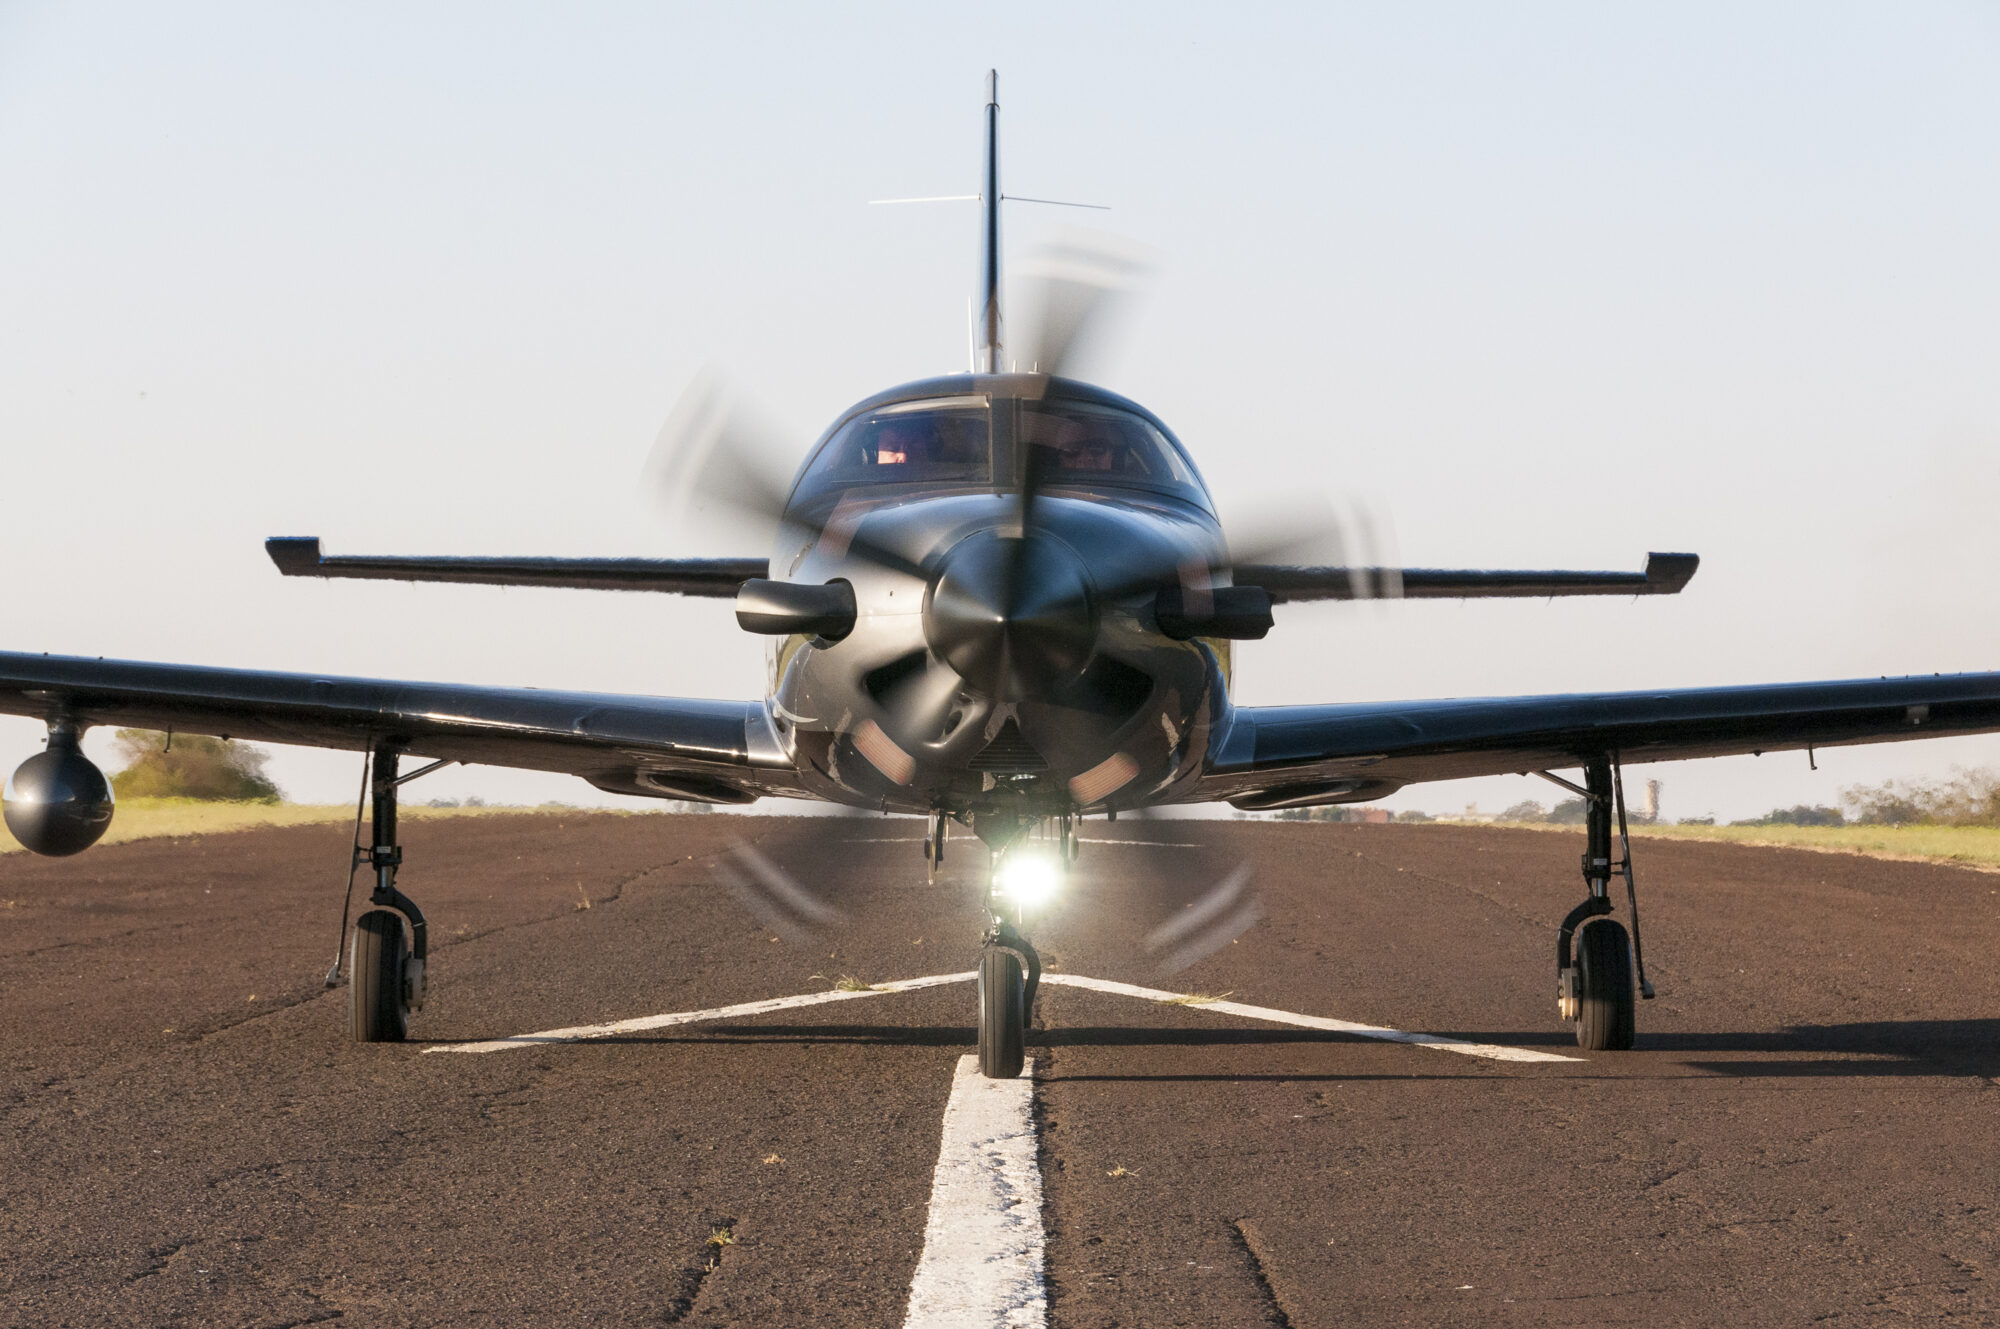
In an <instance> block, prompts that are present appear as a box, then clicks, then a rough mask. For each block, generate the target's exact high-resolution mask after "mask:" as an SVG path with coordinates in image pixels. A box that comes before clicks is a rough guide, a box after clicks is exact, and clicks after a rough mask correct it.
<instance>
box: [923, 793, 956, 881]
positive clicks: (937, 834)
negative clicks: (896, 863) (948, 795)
mask: <svg viewBox="0 0 2000 1329" xmlns="http://www.w3.org/2000/svg"><path fill="white" fill-rule="evenodd" d="M949 820H950V818H949V817H947V816H946V815H945V811H944V809H943V808H939V809H937V810H936V811H935V812H933V813H931V830H930V834H929V835H926V836H925V837H924V871H925V873H926V874H927V876H928V877H929V879H930V880H931V881H936V880H937V874H938V869H939V868H942V867H943V866H944V842H945V826H946V824H947V823H948V822H949Z"/></svg>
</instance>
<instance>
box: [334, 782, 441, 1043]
mask: <svg viewBox="0 0 2000 1329" xmlns="http://www.w3.org/2000/svg"><path fill="white" fill-rule="evenodd" d="M400 755H401V754H400V753H399V752H398V750H397V749H396V748H393V747H390V746H388V745H387V744H384V745H382V746H380V747H377V748H376V749H375V764H374V775H373V778H372V792H373V795H374V801H375V823H374V836H373V843H372V844H370V845H369V846H368V847H367V848H366V849H363V848H360V847H358V846H357V847H356V849H355V851H354V853H355V860H356V866H357V867H358V866H360V865H361V864H364V863H365V864H367V865H368V866H369V867H372V868H373V869H374V870H375V890H374V892H373V893H372V894H371V895H370V896H369V901H370V903H372V904H373V905H375V906H376V907H375V908H373V909H370V910H369V911H368V912H367V913H365V914H363V915H362V916H361V917H360V918H359V919H357V920H355V925H354V942H353V949H352V950H351V951H350V953H349V955H350V965H351V969H350V974H351V977H350V979H349V987H348V1003H347V1005H348V1012H349V1015H350V1016H351V1017H352V1020H353V1028H354V1041H355V1042H357V1043H400V1042H402V1041H403V1040H404V1039H405V1038H407V1037H408V1036H409V1032H410V1012H411V1011H420V1010H422V1009H423V1008H424V986H425V984H424V962H425V961H426V960H427V959H428V958H429V955H430V944H429V941H430V938H429V928H428V927H427V926H426V925H425V923H424V915H423V911H422V910H420V909H418V908H417V905H416V902H415V901H414V900H412V899H410V897H409V896H407V895H405V894H403V893H402V892H401V891H399V890H397V889H396V869H397V868H399V867H401V866H402V863H403V847H402V846H401V845H399V844H397V843H396V787H397V785H399V784H401V783H402V782H401V781H400V780H398V779H397V778H396V765H397V760H398V758H399V756H400ZM420 773H421V772H420ZM405 919H408V920H409V925H410V928H409V940H408V942H407V943H406V942H405V940H404V936H403V921H404V920H405Z"/></svg>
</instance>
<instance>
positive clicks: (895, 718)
mask: <svg viewBox="0 0 2000 1329" xmlns="http://www.w3.org/2000/svg"><path fill="white" fill-rule="evenodd" d="M1031 468H1033V469H1032V474H1031ZM1227 566H1228V560H1227V558H1226V557H1225V550H1224V545H1223V539H1222V532H1221V528H1220V525H1219V524H1218V522H1217V520H1216V515H1215V511H1214V507H1213V504H1212V503H1211V501H1210V499H1209V495H1208V492H1207V489H1206V486H1205V485H1204V484H1203V483H1202V481H1201V478H1200V476H1199V474H1198V473H1197V472H1196V471H1195V468H1194V466H1193V464H1192V462H1191V461H1190V460H1189V459H1188V457H1187V454H1186V452H1185V450H1184V449H1182V448H1181V446H1180V444H1179V442H1178V441H1177V440H1175V439H1174V438H1173V436H1172V434H1171V433H1170V432H1169V431H1168V430H1167V428H1166V426H1165V425H1164V424H1163V423H1161V422H1160V421H1159V420H1158V419H1157V418H1156V417H1154V416H1153V415H1152V414H1151V413H1150V412H1147V411H1146V410H1145V409H1144V408H1142V407H1140V406H1138V405H1136V404H1135V403H1133V402H1130V401H1128V400H1126V399H1124V398H1122V397H1119V396H1117V395H1116V394H1113V393H1109V392H1106V391H1104V390H1102V389H1098V388H1093V387H1089V386H1087V385H1084V384H1080V383H1074V382H1070V381H1067V380H1062V379H1051V378H1048V377H1045V376H1036V375H960V376H954V377H950V378H941V379H933V380H927V381H923V382H918V383H912V384H907V385H905V386H903V387H899V388H895V389H892V390H890V391H888V392H884V393H881V394H878V395H877V396H875V397H871V398H869V399H868V400H866V401H864V402H861V403H860V404H858V405H856V406H855V407H853V408H852V409H851V410H849V411H848V412H846V413H845V414H843V415H842V416H841V417H840V418H839V419H838V420H836V421H835V422H834V424H833V426H832V427H831V428H830V429H829V430H828V431H827V432H826V434H825V435H823V436H822V437H821V439H820V440H819V442H818V443H817V444H816V445H815V446H814V448H813V450H812V452H811V453H810V454H809V456H808V457H807V459H806V462H805V465H804V466H803V467H802V468H801V469H800V472H799V476H798V479H797V481H796V482H795V484H794V487H793V491H792V494H791V496H790V499H789V501H788V504H787V509H786V516H785V520H784V522H783V525H782V528H781V531H780V534H779V538H778V544H777V547H776V548H775V550H774V551H773V556H772V559H771V576H772V578H774V579H777V580H781V581H792V582H799V583H808V584H815V585H817V584H823V583H829V582H835V581H845V582H846V583H848V584H849V585H851V586H852V588H853V594H854V600H855V609H856V613H855V619H854V626H853V628H852V629H851V630H850V631H848V632H846V633H845V634H844V635H842V636H841V637H840V638H839V639H838V640H833V641H829V640H827V639H825V638H820V637H807V636H798V635H794V636H789V637H783V638H778V639H775V640H774V642H773V644H772V648H771V652H770V679H769V695H768V702H767V707H768V710H769V713H770V717H771V727H772V733H773V735H774V737H775V739H776V741H777V742H778V743H779V745H780V746H781V747H782V748H783V749H784V750H785V752H786V754H787V755H788V756H789V757H790V758H791V760H792V762H793V763H794V764H795V765H796V767H797V769H798V770H799V772H800V775H801V777H802V780H803V783H804V784H805V785H806V786H807V787H808V788H809V790H810V791H811V792H812V793H815V794H818V795H820V796H823V797H825V798H828V799H832V800H834V801H837V802H843V803H849V804H853V805H857V806H862V807H869V808H880V809H884V810H889V811H901V812H927V811H933V810H940V809H941V810H944V811H947V812H951V813H955V814H994V815H1001V816H1019V817H1022V818H1040V817H1047V816H1059V815H1062V814H1064V813H1070V812H1082V811H1094V810H1100V809H1119V808H1127V807H1134V806H1138V805H1141V804H1147V803H1156V802H1166V801H1172V799H1173V798H1174V796H1175V794H1176V791H1177V790H1179V789H1180V788H1182V787H1184V786H1185V785H1186V784H1187V783H1189V782H1191V781H1192V780H1194V779H1195V778H1196V777H1198V776H1199V774H1200V773H1201V770H1202V767H1203V763H1204V760H1205V758H1206V756H1207V753H1208V747H1209V740H1210V736H1211V734H1212V733H1213V732H1214V731H1216V729H1217V728H1218V726H1220V725H1222V724H1225V723H1226V722H1227V714H1228V706H1229V701H1228V643H1227V642H1222V641H1212V640H1200V639H1191V640H1178V639H1176V638H1174V637H1171V636H1169V635H1168V634H1167V633H1166V632H1164V631H1163V630H1162V628H1161V626H1160V622H1159V617H1158V613H1157V611H1156V602H1157V597H1158V596H1159V595H1160V593H1161V591H1162V589H1163V588H1168V587H1179V588H1182V589H1183V590H1184V591H1185V592H1186V593H1187V594H1189V595H1192V596H1200V595H1202V594H1205V593H1206V591H1207V589H1208V588H1210V587H1212V586H1213V585H1215V584H1217V583H1218V582H1221V581H1226V578H1227V571H1226V569H1227Z"/></svg>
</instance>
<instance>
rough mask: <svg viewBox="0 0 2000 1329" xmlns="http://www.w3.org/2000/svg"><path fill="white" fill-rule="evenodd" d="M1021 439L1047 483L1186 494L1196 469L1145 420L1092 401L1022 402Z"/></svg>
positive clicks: (1192, 481) (1030, 462)
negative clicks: (1109, 486)
mask: <svg viewBox="0 0 2000 1329" xmlns="http://www.w3.org/2000/svg"><path fill="white" fill-rule="evenodd" d="M1020 437H1021V440H1022V442H1023V443H1025V444H1027V452H1028V456H1029V462H1028V464H1029V465H1032V466H1035V467H1038V468H1040V475H1041V477H1042V479H1043V480H1044V481H1050V482H1055V483H1071V484H1092V485H1112V486H1115V487H1121V488H1142V489H1161V490H1166V491H1169V492H1185V491H1187V490H1190V489H1198V488H1199V486H1198V484H1197V483H1196V481H1195V478H1194V471H1193V469H1192V468H1191V467H1190V466H1189V465H1188V464H1187V462H1186V460H1185V459H1183V458H1182V457H1181V455H1180V451H1179V449H1177V448H1175V447H1174V445H1173V444H1171V443H1169V442H1168V441H1167V440H1166V439H1165V438H1164V437H1163V436H1162V435H1161V433H1160V431H1159V430H1157V429H1155V428H1154V427H1153V426H1152V424H1150V423H1149V422H1148V421H1146V420H1145V419H1143V418H1141V417H1140V416H1137V415H1134V414H1132V413H1131V412H1130V411H1121V410H1118V409H1117V408H1116V407H1111V406H1100V405H1097V404H1095V403H1092V402H1076V401H1061V400H1053V401H1040V402H1023V403H1022V404H1021V417H1020Z"/></svg>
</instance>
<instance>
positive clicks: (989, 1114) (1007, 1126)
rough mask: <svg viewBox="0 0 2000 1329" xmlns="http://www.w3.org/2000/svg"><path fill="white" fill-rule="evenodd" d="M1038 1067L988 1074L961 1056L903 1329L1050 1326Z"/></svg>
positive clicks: (976, 1060) (1030, 1065)
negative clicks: (1038, 1150) (1038, 1147)
mask: <svg viewBox="0 0 2000 1329" xmlns="http://www.w3.org/2000/svg"><path fill="white" fill-rule="evenodd" d="M1034 1065H1035V1064H1034V1062H1032V1061H1030V1062H1029V1063H1027V1065H1025V1066H1024V1067H1022V1069H1021V1074H1020V1077H1019V1078H1018V1079H1013V1080H989V1079H987V1078H986V1077H985V1076H983V1075H981V1074H980V1073H979V1058H977V1057H960V1058H959V1059H958V1071H957V1073H956V1074H955V1075H953V1076H952V1080H951V1099H950V1101H948V1102H947V1103H946V1104H945V1109H944V1140H943V1142H942V1144H941V1145H940V1146H939V1148H938V1161H937V1171H936V1172H935V1173H933V1174H932V1175H931V1208H930V1219H929V1221H928V1222H927V1223H926V1224H925V1225H924V1253H923V1256H922V1257H921V1258H920V1259H919V1260H918V1261H917V1274H916V1277H915V1278H913V1279H911V1280H910V1313H909V1315H908V1316H907V1317H906V1318H905V1319H904V1320H903V1329H964V1327H965V1326H973V1325H977V1326H986V1325H1020V1326H1029V1325H1033V1326H1040V1325H1044V1324H1046V1323H1048V1314H1049V1297H1048V1289H1047V1288H1046V1287H1045V1286H1044V1284H1043V1282H1042V1257H1043V1238H1042V1172H1041V1167H1040V1165H1039V1163H1038V1162H1037V1160H1036V1157H1035V1117H1034V1112H1033V1099H1034V1082H1033V1081H1032V1080H1030V1079H1029V1078H1028V1076H1029V1073H1030V1072H1031V1071H1032V1070H1033V1069H1034Z"/></svg>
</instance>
